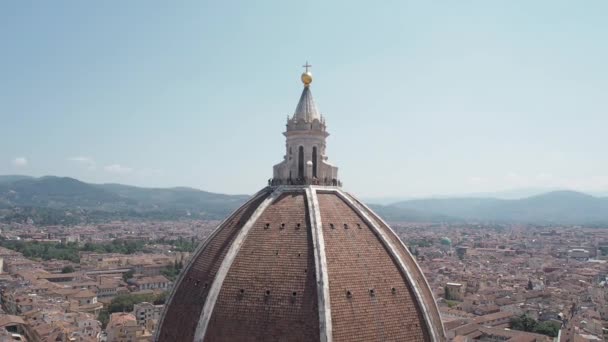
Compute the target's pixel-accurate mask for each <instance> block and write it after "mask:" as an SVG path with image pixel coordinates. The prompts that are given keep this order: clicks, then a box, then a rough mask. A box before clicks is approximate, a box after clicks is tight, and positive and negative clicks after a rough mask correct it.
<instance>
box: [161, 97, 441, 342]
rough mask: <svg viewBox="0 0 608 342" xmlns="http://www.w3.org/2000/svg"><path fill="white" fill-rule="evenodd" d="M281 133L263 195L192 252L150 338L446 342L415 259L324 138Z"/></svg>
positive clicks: (228, 220)
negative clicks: (282, 147) (333, 158)
mask: <svg viewBox="0 0 608 342" xmlns="http://www.w3.org/2000/svg"><path fill="white" fill-rule="evenodd" d="M306 86H308V85H306ZM289 127H290V126H289V124H288V132H286V136H287V141H288V144H287V149H288V150H287V155H286V156H285V160H284V161H283V162H282V163H280V164H278V165H277V166H275V168H274V177H273V179H271V180H270V181H269V186H268V187H265V188H264V189H262V190H261V191H259V192H258V193H257V194H255V195H254V196H253V197H252V198H251V199H250V200H249V201H248V202H247V203H245V204H244V205H243V206H241V207H240V208H239V209H237V210H236V211H235V212H234V213H233V214H231V215H230V216H229V217H228V218H227V219H226V220H225V221H224V222H222V223H221V224H220V225H219V227H218V228H217V229H216V230H215V231H214V232H213V233H212V235H211V236H210V237H209V238H208V239H207V240H205V241H204V242H203V243H202V244H201V245H200V246H199V247H198V249H197V251H196V252H195V253H194V254H193V256H192V259H191V260H190V262H189V264H188V265H187V266H186V268H185V269H184V271H183V272H182V273H181V275H180V277H179V279H178V280H177V282H176V284H175V286H174V288H173V292H172V294H171V295H170V297H169V299H168V301H167V305H166V308H165V311H164V313H163V315H162V317H161V321H160V322H159V328H158V329H157V335H156V339H157V340H158V341H445V337H444V332H443V326H442V324H441V320H440V317H439V313H438V310H437V307H436V304H435V300H434V298H433V294H432V292H431V290H430V288H429V286H428V284H427V282H426V280H425V278H424V275H423V274H422V272H421V270H420V268H419V267H418V265H417V264H416V261H415V259H414V258H413V257H412V255H411V254H410V253H409V252H408V250H407V249H406V247H405V246H404V244H403V243H402V242H401V241H400V240H399V238H398V237H397V235H396V234H395V233H394V232H393V231H392V230H391V228H390V227H389V226H388V225H387V224H386V223H385V222H384V221H383V220H382V219H381V218H380V217H379V216H377V215H376V214H375V213H374V212H373V211H372V210H370V209H369V208H368V207H367V206H365V205H364V204H363V203H362V202H361V201H359V200H357V199H356V198H355V197H354V196H353V195H351V194H349V193H347V192H345V191H343V190H342V188H341V187H340V183H339V181H338V178H337V168H336V167H335V166H332V165H330V164H327V163H326V159H327V157H326V156H325V154H324V153H325V146H324V144H325V138H326V137H327V134H318V132H316V131H313V128H312V126H310V127H311V128H310V130H311V132H309V133H308V134H309V135H310V137H309V139H302V134H304V135H306V133H303V131H302V130H295V131H290V130H289ZM323 129H324V126H323ZM320 139H321V140H320ZM315 148H316V149H315ZM290 149H291V151H290ZM294 150H295V151H297V152H296V153H293V152H294ZM314 151H316V152H314ZM292 160H295V161H294V162H291V161H292ZM304 160H306V162H304ZM303 169H304V170H303ZM298 173H299V177H293V176H294V174H298Z"/></svg>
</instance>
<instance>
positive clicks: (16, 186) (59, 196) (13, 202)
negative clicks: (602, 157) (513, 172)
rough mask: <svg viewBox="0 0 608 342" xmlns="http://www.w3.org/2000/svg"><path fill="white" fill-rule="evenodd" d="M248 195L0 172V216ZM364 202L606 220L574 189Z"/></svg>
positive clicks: (395, 215)
mask: <svg viewBox="0 0 608 342" xmlns="http://www.w3.org/2000/svg"><path fill="white" fill-rule="evenodd" d="M248 197H249V196H248V195H224V194H216V193H211V192H206V191H201V190H197V189H192V188H183V187H179V188H165V189H160V188H140V187H135V186H127V185H121V184H89V183H84V182H81V181H79V180H76V179H73V178H68V177H54V176H46V177H41V178H34V177H28V176H19V175H11V176H0V221H3V222H25V221H28V220H30V219H31V220H33V221H34V222H35V223H38V224H77V223H82V222H101V221H107V220H118V219H121V220H124V219H138V220H139V219H157V220H163V219H171V220H174V219H183V218H199V219H222V218H224V217H226V216H227V215H228V214H229V213H230V212H232V211H233V210H234V209H236V208H238V207H239V206H240V205H241V204H242V203H244V202H245V201H246V200H247V198H248ZM371 207H372V208H373V209H374V210H375V211H376V212H377V213H378V214H379V215H380V216H382V217H383V218H384V219H386V220H388V221H403V222H405V221H409V222H423V221H424V222H464V221H484V222H522V223H540V224H550V223H555V224H607V225H608V198H607V197H594V196H590V195H587V194H583V193H580V192H574V191H553V192H549V193H545V194H542V195H538V196H532V197H528V198H523V199H517V200H505V199H496V198H475V197H469V198H442V199H417V200H407V201H400V202H397V203H394V204H390V205H378V204H374V205H371Z"/></svg>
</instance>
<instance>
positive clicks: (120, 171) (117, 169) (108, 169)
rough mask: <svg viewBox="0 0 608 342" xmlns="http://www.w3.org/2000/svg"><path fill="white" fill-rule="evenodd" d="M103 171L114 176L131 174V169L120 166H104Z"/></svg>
mask: <svg viewBox="0 0 608 342" xmlns="http://www.w3.org/2000/svg"><path fill="white" fill-rule="evenodd" d="M103 169H104V171H106V172H109V173H115V174H127V173H131V172H133V169H132V168H130V167H128V166H124V165H120V164H111V165H106V166H104V168H103Z"/></svg>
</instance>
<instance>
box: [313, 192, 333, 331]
mask: <svg viewBox="0 0 608 342" xmlns="http://www.w3.org/2000/svg"><path fill="white" fill-rule="evenodd" d="M306 199H307V201H308V214H309V218H310V228H311V232H312V243H313V250H314V258H315V279H316V281H317V300H318V307H319V340H320V341H321V342H331V341H332V340H333V338H332V323H331V303H330V300H329V276H328V274H327V258H326V256H325V240H324V238H323V225H322V222H321V212H320V209H319V200H318V198H317V191H316V190H315V189H314V188H313V187H308V188H306Z"/></svg>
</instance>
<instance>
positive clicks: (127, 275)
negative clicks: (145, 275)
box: [122, 270, 135, 283]
mask: <svg viewBox="0 0 608 342" xmlns="http://www.w3.org/2000/svg"><path fill="white" fill-rule="evenodd" d="M134 274H135V271H133V270H128V271H127V272H125V273H123V274H122V280H124V281H125V283H126V282H127V281H129V279H131V278H133V275H134Z"/></svg>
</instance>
